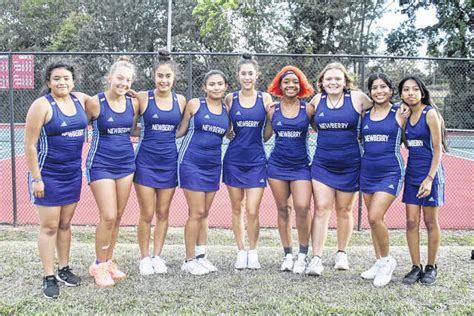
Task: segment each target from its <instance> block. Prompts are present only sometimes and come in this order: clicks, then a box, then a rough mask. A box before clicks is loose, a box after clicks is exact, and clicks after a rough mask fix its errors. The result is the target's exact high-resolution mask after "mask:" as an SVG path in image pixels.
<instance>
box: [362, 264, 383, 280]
mask: <svg viewBox="0 0 474 316" xmlns="http://www.w3.org/2000/svg"><path fill="white" fill-rule="evenodd" d="M379 268H380V259H377V261H375V263H374V264H373V265H372V266H371V267H370V268H369V270H367V271H364V272H362V273H361V274H360V276H361V278H362V279H366V280H373V279H374V278H375V274H376V273H377V271H378V270H379Z"/></svg>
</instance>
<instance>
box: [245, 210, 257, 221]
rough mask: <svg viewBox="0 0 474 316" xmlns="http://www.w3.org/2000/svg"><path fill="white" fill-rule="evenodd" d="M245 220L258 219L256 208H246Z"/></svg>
mask: <svg viewBox="0 0 474 316" xmlns="http://www.w3.org/2000/svg"><path fill="white" fill-rule="evenodd" d="M247 220H248V221H257V220H258V209H247Z"/></svg>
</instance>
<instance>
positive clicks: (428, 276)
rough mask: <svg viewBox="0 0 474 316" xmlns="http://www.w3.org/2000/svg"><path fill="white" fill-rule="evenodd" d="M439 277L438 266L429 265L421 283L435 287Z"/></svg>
mask: <svg viewBox="0 0 474 316" xmlns="http://www.w3.org/2000/svg"><path fill="white" fill-rule="evenodd" d="M437 275H438V266H437V265H434V266H432V265H427V266H426V267H425V272H424V273H423V276H422V277H421V283H422V284H424V285H433V284H435V283H436V276H437Z"/></svg>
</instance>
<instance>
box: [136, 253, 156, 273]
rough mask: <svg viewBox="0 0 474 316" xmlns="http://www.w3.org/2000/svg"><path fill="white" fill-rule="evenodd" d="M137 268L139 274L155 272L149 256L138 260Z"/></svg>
mask: <svg viewBox="0 0 474 316" xmlns="http://www.w3.org/2000/svg"><path fill="white" fill-rule="evenodd" d="M138 270H140V274H141V275H152V274H153V273H155V270H154V269H153V264H152V263H151V258H150V257H145V258H143V259H142V260H140V264H139V265H138Z"/></svg>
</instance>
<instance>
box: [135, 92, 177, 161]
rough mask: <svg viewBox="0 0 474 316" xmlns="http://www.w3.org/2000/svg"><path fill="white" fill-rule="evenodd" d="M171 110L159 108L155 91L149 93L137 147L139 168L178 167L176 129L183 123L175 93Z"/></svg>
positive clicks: (141, 119)
mask: <svg viewBox="0 0 474 316" xmlns="http://www.w3.org/2000/svg"><path fill="white" fill-rule="evenodd" d="M172 96H173V105H172V108H171V110H168V111H164V110H161V109H160V108H158V106H157V105H156V101H155V92H154V90H150V91H148V105H147V108H146V110H145V112H144V113H143V114H142V116H141V118H140V121H141V125H142V130H141V135H140V142H139V145H138V147H137V150H136V153H137V156H136V164H137V167H138V166H139V165H140V166H147V167H153V166H154V165H156V164H160V165H161V166H163V165H166V166H170V167H171V166H176V162H177V160H178V150H177V148H176V128H177V127H178V125H179V123H180V122H181V110H180V108H179V102H178V97H177V96H176V94H175V93H174V92H173V94H172Z"/></svg>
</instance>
